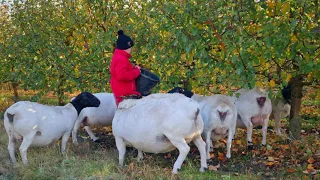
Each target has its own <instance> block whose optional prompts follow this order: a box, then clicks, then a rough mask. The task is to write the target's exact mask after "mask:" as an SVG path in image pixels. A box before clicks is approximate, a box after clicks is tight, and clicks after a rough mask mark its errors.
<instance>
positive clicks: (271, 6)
mask: <svg viewBox="0 0 320 180" xmlns="http://www.w3.org/2000/svg"><path fill="white" fill-rule="evenodd" d="M268 6H269V8H271V9H273V8H274V1H271V0H269V1H268Z"/></svg>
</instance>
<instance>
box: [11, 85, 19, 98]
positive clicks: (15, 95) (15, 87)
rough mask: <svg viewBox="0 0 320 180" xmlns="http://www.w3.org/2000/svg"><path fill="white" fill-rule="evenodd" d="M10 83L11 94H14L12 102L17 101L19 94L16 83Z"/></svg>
mask: <svg viewBox="0 0 320 180" xmlns="http://www.w3.org/2000/svg"><path fill="white" fill-rule="evenodd" d="M11 85H12V88H13V94H14V96H13V101H14V102H18V101H19V99H20V98H19V94H18V86H19V85H18V83H15V82H12V83H11Z"/></svg>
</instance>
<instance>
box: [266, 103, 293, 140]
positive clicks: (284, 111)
mask: <svg viewBox="0 0 320 180" xmlns="http://www.w3.org/2000/svg"><path fill="white" fill-rule="evenodd" d="M290 109H291V106H290V104H288V103H286V102H285V101H284V100H283V99H280V98H276V99H273V100H272V113H271V116H270V119H274V121H275V127H274V130H275V132H276V134H277V135H281V127H280V121H281V119H282V118H285V117H287V116H289V114H290Z"/></svg>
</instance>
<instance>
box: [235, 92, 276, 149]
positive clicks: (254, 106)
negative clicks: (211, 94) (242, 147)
mask: <svg viewBox="0 0 320 180" xmlns="http://www.w3.org/2000/svg"><path fill="white" fill-rule="evenodd" d="M237 94H240V96H239V97H238V98H237V97H236V96H237ZM233 97H234V98H235V99H236V101H235V105H236V108H237V112H238V119H237V128H247V141H248V149H249V150H251V149H252V148H253V144H252V129H253V127H255V126H257V125H261V124H262V145H266V141H267V128H268V122H269V116H270V114H271V112H272V105H271V100H270V99H269V98H268V95H267V92H266V91H264V90H263V89H260V88H257V87H255V88H253V89H251V90H248V89H240V90H238V91H237V92H236V93H234V96H233Z"/></svg>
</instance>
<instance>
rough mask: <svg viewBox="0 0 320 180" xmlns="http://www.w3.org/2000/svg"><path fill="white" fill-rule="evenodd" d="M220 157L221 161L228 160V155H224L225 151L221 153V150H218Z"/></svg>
mask: <svg viewBox="0 0 320 180" xmlns="http://www.w3.org/2000/svg"><path fill="white" fill-rule="evenodd" d="M218 159H219V160H220V161H226V160H227V158H226V156H225V155H224V153H220V152H218Z"/></svg>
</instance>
